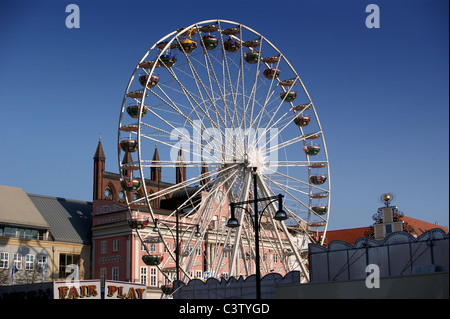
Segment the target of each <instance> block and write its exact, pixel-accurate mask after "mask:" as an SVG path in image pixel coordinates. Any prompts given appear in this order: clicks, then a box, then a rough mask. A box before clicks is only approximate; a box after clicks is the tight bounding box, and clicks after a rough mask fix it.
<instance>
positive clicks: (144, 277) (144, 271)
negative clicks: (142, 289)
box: [141, 267, 147, 285]
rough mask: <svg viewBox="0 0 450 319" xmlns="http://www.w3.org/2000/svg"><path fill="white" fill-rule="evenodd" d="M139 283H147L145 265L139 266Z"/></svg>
mask: <svg viewBox="0 0 450 319" xmlns="http://www.w3.org/2000/svg"><path fill="white" fill-rule="evenodd" d="M141 284H143V285H147V267H141Z"/></svg>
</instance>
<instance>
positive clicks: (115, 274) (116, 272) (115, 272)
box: [111, 267, 119, 281]
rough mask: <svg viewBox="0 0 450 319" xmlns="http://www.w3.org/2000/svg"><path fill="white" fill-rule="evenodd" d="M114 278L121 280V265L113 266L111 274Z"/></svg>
mask: <svg viewBox="0 0 450 319" xmlns="http://www.w3.org/2000/svg"><path fill="white" fill-rule="evenodd" d="M111 279H112V280H116V281H117V280H119V267H113V268H112V276H111Z"/></svg>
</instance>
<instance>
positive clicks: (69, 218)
mask: <svg viewBox="0 0 450 319" xmlns="http://www.w3.org/2000/svg"><path fill="white" fill-rule="evenodd" d="M28 197H29V198H30V200H31V201H32V202H33V203H34V205H35V206H36V208H37V209H38V210H39V212H40V213H41V214H42V216H43V218H44V219H45V220H46V222H47V223H48V225H49V226H50V233H51V235H52V236H53V238H54V239H55V240H56V241H62V242H70V243H80V244H90V236H89V232H90V228H91V222H92V202H85V201H78V200H72V199H66V198H59V197H49V196H43V195H35V194H28Z"/></svg>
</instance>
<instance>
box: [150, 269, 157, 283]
mask: <svg viewBox="0 0 450 319" xmlns="http://www.w3.org/2000/svg"><path fill="white" fill-rule="evenodd" d="M156 284H157V280H156V267H150V286H152V287H156Z"/></svg>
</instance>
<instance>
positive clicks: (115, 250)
mask: <svg viewBox="0 0 450 319" xmlns="http://www.w3.org/2000/svg"><path fill="white" fill-rule="evenodd" d="M112 251H113V253H116V252H118V251H119V240H118V239H114V240H113V248H112Z"/></svg>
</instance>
